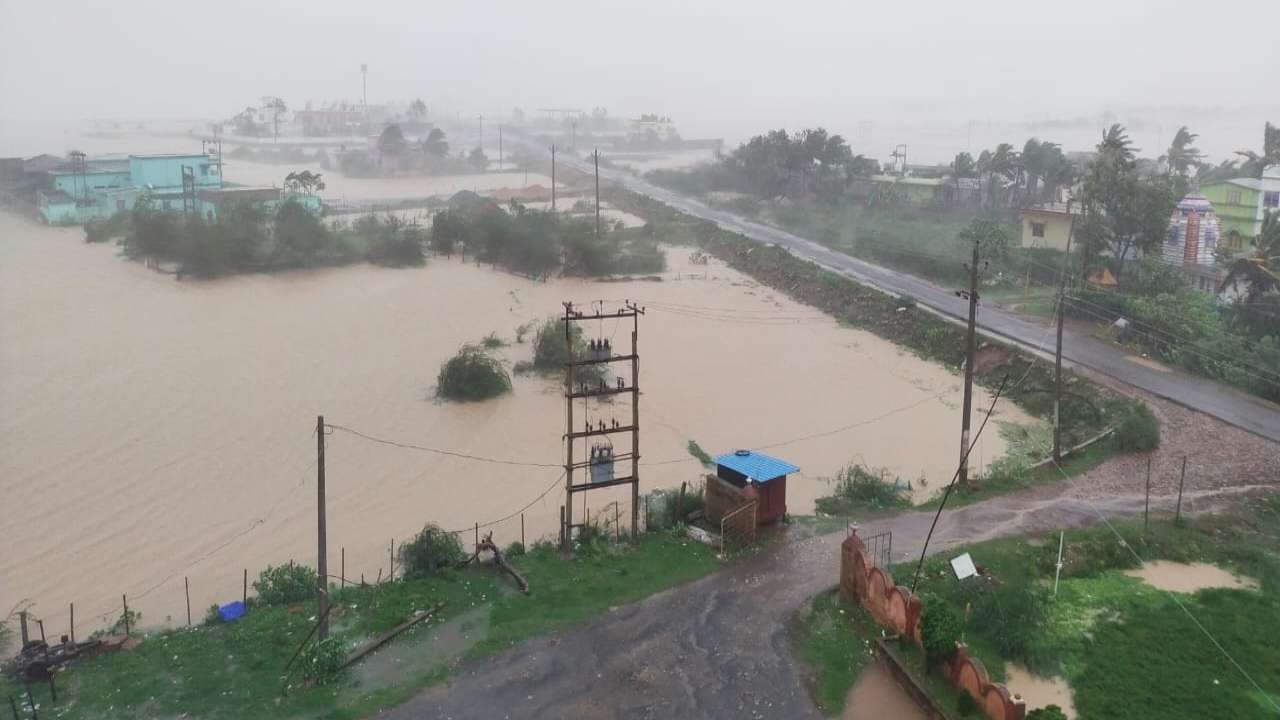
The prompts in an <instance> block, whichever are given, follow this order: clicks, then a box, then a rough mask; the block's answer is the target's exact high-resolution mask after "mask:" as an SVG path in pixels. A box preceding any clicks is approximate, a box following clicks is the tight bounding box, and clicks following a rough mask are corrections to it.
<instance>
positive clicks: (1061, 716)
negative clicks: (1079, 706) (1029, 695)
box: [1027, 705, 1067, 720]
mask: <svg viewBox="0 0 1280 720" xmlns="http://www.w3.org/2000/svg"><path fill="white" fill-rule="evenodd" d="M1027 720H1067V714H1066V713H1064V712H1062V708H1060V707H1058V706H1057V705H1045V706H1044V707H1042V708H1036V709H1035V710H1032V711H1031V712H1029V713H1027Z"/></svg>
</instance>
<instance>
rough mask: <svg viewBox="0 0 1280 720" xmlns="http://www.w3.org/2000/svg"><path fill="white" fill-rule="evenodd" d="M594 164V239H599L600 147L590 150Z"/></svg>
mask: <svg viewBox="0 0 1280 720" xmlns="http://www.w3.org/2000/svg"><path fill="white" fill-rule="evenodd" d="M591 159H592V160H594V161H595V164H596V239H597V240H598V239H600V148H596V149H595V150H592V151H591Z"/></svg>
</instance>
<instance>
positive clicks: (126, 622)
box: [120, 595, 129, 637]
mask: <svg viewBox="0 0 1280 720" xmlns="http://www.w3.org/2000/svg"><path fill="white" fill-rule="evenodd" d="M120 603H121V604H122V605H124V615H122V616H121V617H123V618H124V636H125V637H129V597H128V596H127V595H121V596H120Z"/></svg>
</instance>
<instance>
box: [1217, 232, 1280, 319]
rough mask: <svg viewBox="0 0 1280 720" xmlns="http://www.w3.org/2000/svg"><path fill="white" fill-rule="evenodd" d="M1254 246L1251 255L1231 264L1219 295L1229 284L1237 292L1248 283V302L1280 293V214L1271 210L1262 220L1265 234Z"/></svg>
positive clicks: (1246, 291)
mask: <svg viewBox="0 0 1280 720" xmlns="http://www.w3.org/2000/svg"><path fill="white" fill-rule="evenodd" d="M1253 247H1254V251H1253V253H1252V254H1251V255H1249V256H1248V257H1242V258H1240V259H1238V260H1236V261H1235V262H1234V263H1232V264H1231V269H1230V270H1229V271H1228V272H1227V277H1226V278H1225V279H1224V280H1223V281H1222V285H1220V286H1219V287H1218V292H1222V291H1223V290H1225V289H1226V287H1227V286H1228V285H1230V286H1231V287H1232V289H1235V288H1236V286H1237V284H1238V283H1239V282H1241V281H1243V282H1247V283H1248V286H1247V287H1246V289H1245V299H1246V300H1247V301H1248V302H1250V303H1253V302H1257V301H1258V299H1259V298H1260V297H1261V296H1262V295H1263V294H1264V293H1268V292H1275V291H1277V290H1280V211H1276V210H1268V211H1267V214H1266V216H1264V217H1263V218H1262V232H1259V233H1258V237H1256V238H1254V239H1253Z"/></svg>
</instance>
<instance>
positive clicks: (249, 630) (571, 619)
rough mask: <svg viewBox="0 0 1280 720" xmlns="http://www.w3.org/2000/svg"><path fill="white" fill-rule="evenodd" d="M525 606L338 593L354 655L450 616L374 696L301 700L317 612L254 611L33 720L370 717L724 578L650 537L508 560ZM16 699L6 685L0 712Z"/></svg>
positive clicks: (491, 588) (341, 632)
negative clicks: (636, 606) (458, 668)
mask: <svg viewBox="0 0 1280 720" xmlns="http://www.w3.org/2000/svg"><path fill="white" fill-rule="evenodd" d="M512 562H513V564H515V565H516V566H517V567H518V568H519V569H520V570H521V572H522V573H524V575H525V576H526V577H527V578H528V580H529V583H530V585H531V588H532V594H530V595H528V596H525V595H521V594H520V593H518V592H515V591H514V590H513V589H512V587H511V583H510V582H509V581H508V579H506V578H505V577H501V576H499V575H498V574H497V573H496V572H495V571H494V570H493V569H492V568H490V567H479V568H469V569H466V570H461V571H458V572H453V573H449V574H448V575H447V576H446V577H441V578H431V579H426V580H414V581H398V582H395V583H388V584H384V585H381V586H377V587H369V588H363V589H362V588H347V589H346V590H340V591H338V592H337V596H336V597H337V602H338V604H339V606H340V607H339V608H338V609H337V610H336V611H335V615H334V616H333V618H332V625H333V635H334V636H335V637H337V638H339V639H341V640H342V641H343V642H344V644H345V645H346V646H347V647H348V649H350V648H352V647H355V646H357V645H359V644H362V643H363V642H364V641H366V640H367V639H369V638H371V637H374V636H376V635H378V634H380V633H383V632H385V631H387V630H389V629H390V628H392V627H394V626H396V625H398V624H399V623H401V622H403V621H404V620H405V619H407V618H408V617H410V616H411V615H412V614H413V613H414V612H415V611H417V610H422V609H425V608H427V607H430V606H431V605H433V604H435V603H436V602H440V601H443V602H445V603H446V605H445V607H444V609H443V611H442V612H441V613H440V614H439V616H438V618H433V619H432V620H430V621H428V622H427V623H426V624H424V625H421V626H419V627H418V628H415V629H414V630H413V631H410V633H406V635H404V636H402V637H401V638H398V639H397V640H396V641H394V642H393V643H392V644H391V645H389V646H388V647H387V648H384V649H383V650H381V651H379V653H383V652H390V651H392V649H393V648H396V647H397V646H400V648H401V649H402V650H404V651H406V652H413V653H422V654H425V655H426V656H428V659H429V660H431V661H430V662H423V663H421V664H420V666H415V668H414V669H410V670H404V671H398V672H401V673H402V675H397V677H396V678H395V682H388V683H377V682H373V683H368V682H365V681H364V678H362V676H361V674H360V672H359V668H360V665H363V664H365V663H369V662H371V661H372V660H373V658H376V657H377V654H375V655H374V656H372V657H371V658H366V659H365V660H364V661H362V662H361V663H360V665H357V669H356V671H353V672H348V673H347V674H346V675H344V676H343V678H342V679H340V680H339V681H338V682H336V683H334V684H331V685H327V686H318V687H306V686H304V684H303V683H302V682H301V681H300V679H299V678H298V675H297V673H296V667H295V668H294V670H295V672H293V673H291V677H289V678H288V679H286V678H285V674H284V672H283V668H284V666H285V663H286V662H288V660H289V657H290V655H292V654H293V652H294V650H295V648H297V646H298V644H299V643H301V642H302V640H303V638H304V637H305V636H306V634H307V632H308V631H309V630H310V627H311V620H310V618H312V617H313V616H314V609H315V608H314V603H304V604H301V605H299V606H297V607H298V609H299V612H290V611H289V608H288V607H285V606H279V607H262V608H254V609H253V610H251V611H250V613H249V615H248V616H247V617H246V618H245V619H243V620H241V621H237V622H234V623H230V624H225V625H223V624H217V625H210V626H201V627H197V628H193V629H190V630H187V629H182V630H174V631H168V632H163V633H159V634H155V635H151V636H149V637H147V638H146V639H145V640H144V641H143V642H142V644H141V645H139V646H138V648H137V649H135V650H133V651H131V652H126V653H116V654H112V655H105V656H101V657H98V658H94V659H91V660H87V661H84V662H79V663H75V664H73V665H72V666H70V668H69V669H68V670H67V672H65V673H63V674H61V675H60V676H59V677H58V702H57V704H51V703H50V698H49V693H48V689H47V686H41V687H39V688H34V687H33V692H34V694H35V697H36V701H37V702H38V703H39V704H40V708H41V709H40V715H41V717H46V716H47V717H58V718H68V719H72V720H74V719H77V718H106V717H110V718H154V717H163V716H173V717H178V716H180V715H182V714H186V715H187V716H195V717H200V718H202V719H204V720H214V719H217V718H228V719H230V718H296V717H300V716H301V717H314V718H331V719H334V720H337V719H343V718H360V717H367V716H369V715H371V714H373V713H374V712H376V711H377V710H378V709H379V708H383V707H387V706H390V705H394V704H396V703H398V702H402V701H403V700H405V699H407V698H409V697H410V696H412V695H413V694H414V693H415V692H417V691H418V690H420V689H421V688H423V687H425V686H427V685H430V684H432V683H435V682H439V681H440V680H442V679H444V678H446V677H448V675H449V674H450V672H452V669H453V667H455V665H456V664H457V663H458V662H459V661H461V660H463V659H474V658H478V657H483V656H485V655H487V654H489V653H492V652H496V651H498V650H501V649H503V648H507V647H510V646H512V645H514V644H516V643H517V642H519V641H521V640H524V639H526V638H528V637H531V636H533V635H537V634H541V633H547V632H551V631H554V630H557V629H560V628H563V627H566V626H568V625H571V624H573V623H578V622H582V621H584V620H587V619H589V618H591V617H593V616H595V615H598V614H599V613H601V612H603V611H604V610H606V609H607V608H608V607H610V606H613V605H619V604H623V603H628V602H632V601H635V600H639V599H641V598H643V597H645V596H648V595H651V594H653V593H655V592H658V591H660V590H663V589H666V588H669V587H671V586H674V585H677V584H680V583H683V582H687V581H689V580H692V579H695V578H698V577H701V576H702V575H705V574H706V573H708V572H711V571H712V570H714V569H716V568H717V567H719V562H718V561H717V560H716V559H715V557H714V556H713V554H712V551H711V550H710V548H707V547H706V546H704V545H702V544H701V543H697V542H693V541H690V540H687V539H685V538H681V537H676V536H674V535H671V534H668V533H651V534H648V535H646V536H644V538H643V539H642V541H641V543H640V545H639V546H638V547H636V548H635V549H629V548H626V547H625V546H623V547H618V546H605V547H600V548H596V550H595V552H594V553H592V554H590V555H588V556H585V557H580V558H578V559H575V560H570V561H566V560H563V559H561V558H560V556H559V555H558V554H556V553H555V552H553V551H551V550H549V549H547V548H545V547H544V548H540V549H535V550H534V551H532V552H530V553H529V554H527V555H524V556H521V557H518V558H514V559H513V560H512ZM462 621H466V622H467V623H468V625H467V626H465V627H464V628H463V629H464V631H466V632H467V634H468V635H469V636H470V637H469V638H468V640H467V642H466V643H464V644H463V645H461V646H459V647H456V648H452V650H451V651H448V652H442V653H441V654H440V657H439V658H438V659H435V658H432V657H431V655H432V653H434V652H436V651H434V650H433V649H432V643H431V638H432V635H430V634H428V633H431V632H433V629H432V628H437V627H439V626H440V625H441V624H444V623H449V622H462ZM19 692H20V688H19V687H18V686H16V685H15V684H14V683H13V682H12V681H11V680H9V679H8V678H0V699H3V698H5V697H6V696H7V695H11V694H12V695H14V696H17V695H18V693H19Z"/></svg>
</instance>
